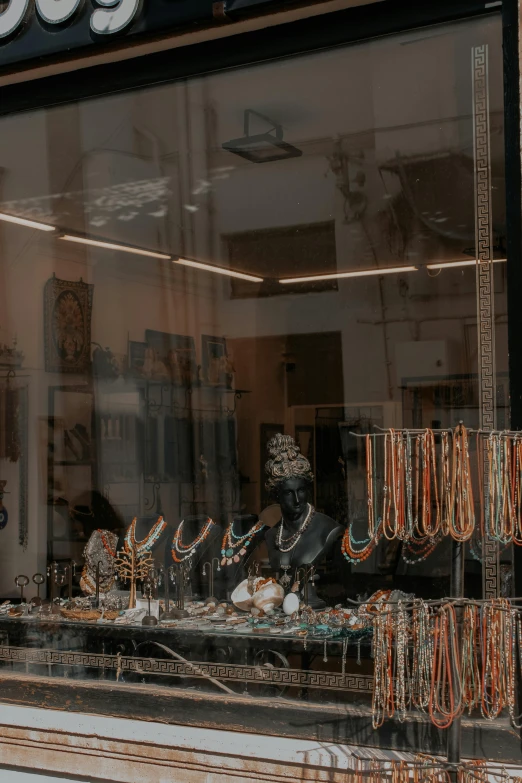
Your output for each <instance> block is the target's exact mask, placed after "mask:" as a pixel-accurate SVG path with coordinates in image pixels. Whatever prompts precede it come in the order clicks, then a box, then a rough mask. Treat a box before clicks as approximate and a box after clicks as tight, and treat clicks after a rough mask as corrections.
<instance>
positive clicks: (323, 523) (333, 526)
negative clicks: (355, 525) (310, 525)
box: [314, 512, 343, 538]
mask: <svg viewBox="0 0 522 783" xmlns="http://www.w3.org/2000/svg"><path fill="white" fill-rule="evenodd" d="M314 527H315V528H316V529H317V530H320V531H321V533H322V534H323V535H324V536H325V537H326V538H329V537H330V536H331V535H332V536H335V535H338V534H340V533H341V531H342V530H343V526H342V525H340V524H339V522H336V521H335V519H332V518H331V517H329V516H327V515H326V514H321V513H320V512H316V513H315V517H314Z"/></svg>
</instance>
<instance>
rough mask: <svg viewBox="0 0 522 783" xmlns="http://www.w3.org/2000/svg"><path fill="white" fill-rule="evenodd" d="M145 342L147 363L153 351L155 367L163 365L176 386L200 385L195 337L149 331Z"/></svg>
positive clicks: (146, 333) (146, 332)
mask: <svg viewBox="0 0 522 783" xmlns="http://www.w3.org/2000/svg"><path fill="white" fill-rule="evenodd" d="M145 341H146V343H147V348H146V362H147V361H150V360H151V357H150V356H149V357H148V356H147V354H150V352H151V351H153V353H154V356H153V357H152V361H153V363H154V364H155V365H161V364H162V365H163V366H164V367H165V370H166V373H167V375H168V376H170V378H171V379H172V382H173V383H174V384H176V385H177V386H187V387H190V386H196V385H197V384H198V383H199V368H198V364H197V361H196V344H195V342H194V338H193V337H191V336H190V335H185V334H170V333H169V332H157V331H155V330H154V329H147V330H146V331H145Z"/></svg>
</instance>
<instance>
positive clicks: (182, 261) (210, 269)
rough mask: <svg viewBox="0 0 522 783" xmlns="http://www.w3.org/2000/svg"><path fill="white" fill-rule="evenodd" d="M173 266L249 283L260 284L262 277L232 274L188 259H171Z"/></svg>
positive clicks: (222, 268) (238, 273)
mask: <svg viewBox="0 0 522 783" xmlns="http://www.w3.org/2000/svg"><path fill="white" fill-rule="evenodd" d="M172 261H173V262H174V263H175V264H180V265H181V266H191V267H193V268H194V269H201V270H203V271H204V272H214V273H215V274H216V275H226V276H227V277H237V278H239V280H248V281H249V282H250V283H262V282H263V278H262V277H255V276H254V275H246V274H244V272H234V271H233V270H232V269H225V268H224V267H222V266H212V264H203V263H201V261H192V259H190V258H173V259H172Z"/></svg>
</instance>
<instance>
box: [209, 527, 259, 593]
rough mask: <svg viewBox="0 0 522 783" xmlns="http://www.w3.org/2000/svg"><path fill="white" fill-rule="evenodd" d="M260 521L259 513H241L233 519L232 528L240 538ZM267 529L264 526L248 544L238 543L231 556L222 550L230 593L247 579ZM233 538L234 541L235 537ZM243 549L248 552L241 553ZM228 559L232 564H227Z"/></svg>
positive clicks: (223, 564) (223, 569)
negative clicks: (252, 561)
mask: <svg viewBox="0 0 522 783" xmlns="http://www.w3.org/2000/svg"><path fill="white" fill-rule="evenodd" d="M258 522H259V517H258V516H257V514H241V515H240V516H235V517H234V519H233V521H232V530H233V532H234V535H236V536H238V537H239V538H241V537H242V536H246V535H247V534H248V533H249V532H250V531H251V530H252V529H253V528H254V527H255V525H256V524H257V523H258ZM266 531H267V528H266V527H265V526H263V527H262V528H261V529H260V530H258V531H257V532H256V533H255V534H254V535H253V536H252V538H251V539H250V543H249V544H248V545H246V542H245V543H243V544H242V545H241V546H239V545H238V546H237V547H236V548H235V549H234V551H233V554H232V555H231V557H226V554H225V555H223V551H221V553H220V554H221V560H220V562H221V569H222V572H223V575H224V579H225V583H226V590H227V593H230V592H231V591H232V590H234V588H236V587H237V585H238V584H239V583H240V582H242V581H243V579H246V576H247V568H248V565H249V563H250V561H251V560H252V558H253V555H254V552H255V551H256V549H257V547H258V546H259V544H260V543H261V542H262V541H263V539H264V537H265V534H266ZM232 540H233V541H234V539H233V538H232ZM243 549H245V550H246V553H245V554H244V555H241V554H240V553H241V551H242V550H243ZM227 551H228V550H226V549H225V553H226V552H227ZM234 557H238V558H239V561H238V562H235V561H234ZM228 560H232V563H231V564H230V565H227V562H228Z"/></svg>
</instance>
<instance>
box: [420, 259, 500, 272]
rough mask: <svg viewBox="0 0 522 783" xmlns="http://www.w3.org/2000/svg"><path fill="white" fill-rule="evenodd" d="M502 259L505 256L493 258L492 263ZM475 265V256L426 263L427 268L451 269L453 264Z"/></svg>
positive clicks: (498, 262)
mask: <svg viewBox="0 0 522 783" xmlns="http://www.w3.org/2000/svg"><path fill="white" fill-rule="evenodd" d="M503 261H507V259H506V258H494V259H493V263H494V264H500V263H502V262H503ZM476 265H477V259H476V258H470V259H466V260H465V261H441V262H440V263H437V264H426V268H427V269H451V268H452V267H454V266H476Z"/></svg>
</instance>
